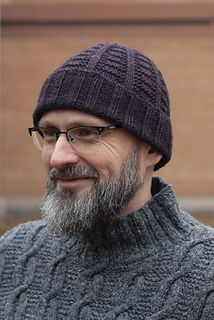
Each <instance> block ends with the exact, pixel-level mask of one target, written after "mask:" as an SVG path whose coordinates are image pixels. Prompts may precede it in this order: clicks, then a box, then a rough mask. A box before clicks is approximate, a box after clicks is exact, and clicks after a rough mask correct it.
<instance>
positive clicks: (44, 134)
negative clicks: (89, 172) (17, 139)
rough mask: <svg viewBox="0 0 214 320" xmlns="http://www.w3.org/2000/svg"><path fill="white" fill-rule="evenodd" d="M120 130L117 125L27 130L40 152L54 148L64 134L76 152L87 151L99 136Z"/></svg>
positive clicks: (34, 128)
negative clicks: (62, 129) (65, 129)
mask: <svg viewBox="0 0 214 320" xmlns="http://www.w3.org/2000/svg"><path fill="white" fill-rule="evenodd" d="M117 128H121V126H119V125H110V126H102V127H96V126H95V127H94V126H81V127H75V128H71V129H68V130H67V131H60V130H58V129H56V128H44V127H33V128H28V132H29V134H30V136H32V138H33V142H34V145H35V147H36V148H37V149H39V150H40V151H41V150H43V149H44V148H46V147H54V146H55V144H56V142H57V140H58V138H59V136H60V134H65V135H66V138H67V140H68V141H69V142H70V144H72V147H73V148H74V149H75V150H77V151H87V150H89V149H91V147H92V146H93V145H96V143H97V142H98V141H99V140H100V137H101V134H102V133H103V132H107V131H110V130H113V129H117Z"/></svg>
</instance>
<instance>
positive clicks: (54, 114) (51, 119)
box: [39, 109, 110, 126]
mask: <svg viewBox="0 0 214 320" xmlns="http://www.w3.org/2000/svg"><path fill="white" fill-rule="evenodd" d="M59 122H60V123H61V124H65V125H66V124H69V125H84V124H86V125H108V124H110V122H108V121H107V120H105V119H102V118H99V117H97V116H95V115H93V114H91V113H88V112H84V111H79V110H74V109H64V110H59V109H56V110H51V111H48V112H46V113H44V115H43V116H42V117H41V119H40V121H39V125H40V126H41V125H47V124H51V123H53V124H54V123H56V124H57V123H59Z"/></svg>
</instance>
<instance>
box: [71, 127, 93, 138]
mask: <svg viewBox="0 0 214 320" xmlns="http://www.w3.org/2000/svg"><path fill="white" fill-rule="evenodd" d="M73 134H74V135H75V136H76V137H77V138H80V139H96V138H97V137H98V135H99V134H98V132H97V130H96V129H93V128H76V129H75V130H74V131H73ZM71 135H72V133H71Z"/></svg>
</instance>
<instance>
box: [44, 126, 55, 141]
mask: <svg viewBox="0 0 214 320" xmlns="http://www.w3.org/2000/svg"><path fill="white" fill-rule="evenodd" d="M42 134H43V138H44V139H50V138H55V137H56V130H54V129H52V128H46V129H42Z"/></svg>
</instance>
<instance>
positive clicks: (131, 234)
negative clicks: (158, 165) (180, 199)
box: [77, 177, 196, 260]
mask: <svg viewBox="0 0 214 320" xmlns="http://www.w3.org/2000/svg"><path fill="white" fill-rule="evenodd" d="M152 194H153V197H152V199H151V200H150V201H149V202H147V203H146V204H145V205H144V206H143V207H142V208H140V209H139V210H137V211H136V212H132V213H130V214H129V215H127V216H123V217H118V218H117V219H115V220H114V221H113V222H112V223H111V224H110V225H108V226H107V227H106V228H103V229H102V231H100V232H99V233H97V234H96V235H95V237H94V239H95V240H94V241H93V243H92V242H91V241H89V239H84V240H82V241H81V242H82V244H83V243H84V248H85V249H84V250H81V253H82V254H83V255H87V256H88V257H89V256H90V257H92V256H94V255H96V257H97V256H99V257H100V259H101V260H102V259H106V258H107V259H116V260H118V259H122V260H123V259H124V258H125V259H126V258H127V256H129V257H131V256H132V257H133V258H134V257H136V255H137V256H139V255H141V256H144V257H145V256H151V254H152V253H153V254H156V253H159V252H160V250H164V249H165V248H166V247H170V246H173V245H176V244H179V243H181V242H183V241H185V240H186V239H188V238H189V234H190V233H191V230H192V229H193V226H194V225H195V223H196V221H195V220H194V219H193V218H191V217H190V216H189V215H188V214H186V213H183V212H182V211H181V210H180V209H179V206H178V203H177V200H176V197H175V194H174V191H173V189H172V186H171V185H169V184H167V183H166V182H165V181H164V180H163V179H162V178H159V177H154V178H153V181H152ZM90 240H91V239H90ZM77 242H79V241H77ZM81 247H82V246H81ZM82 248H83V247H82Z"/></svg>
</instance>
